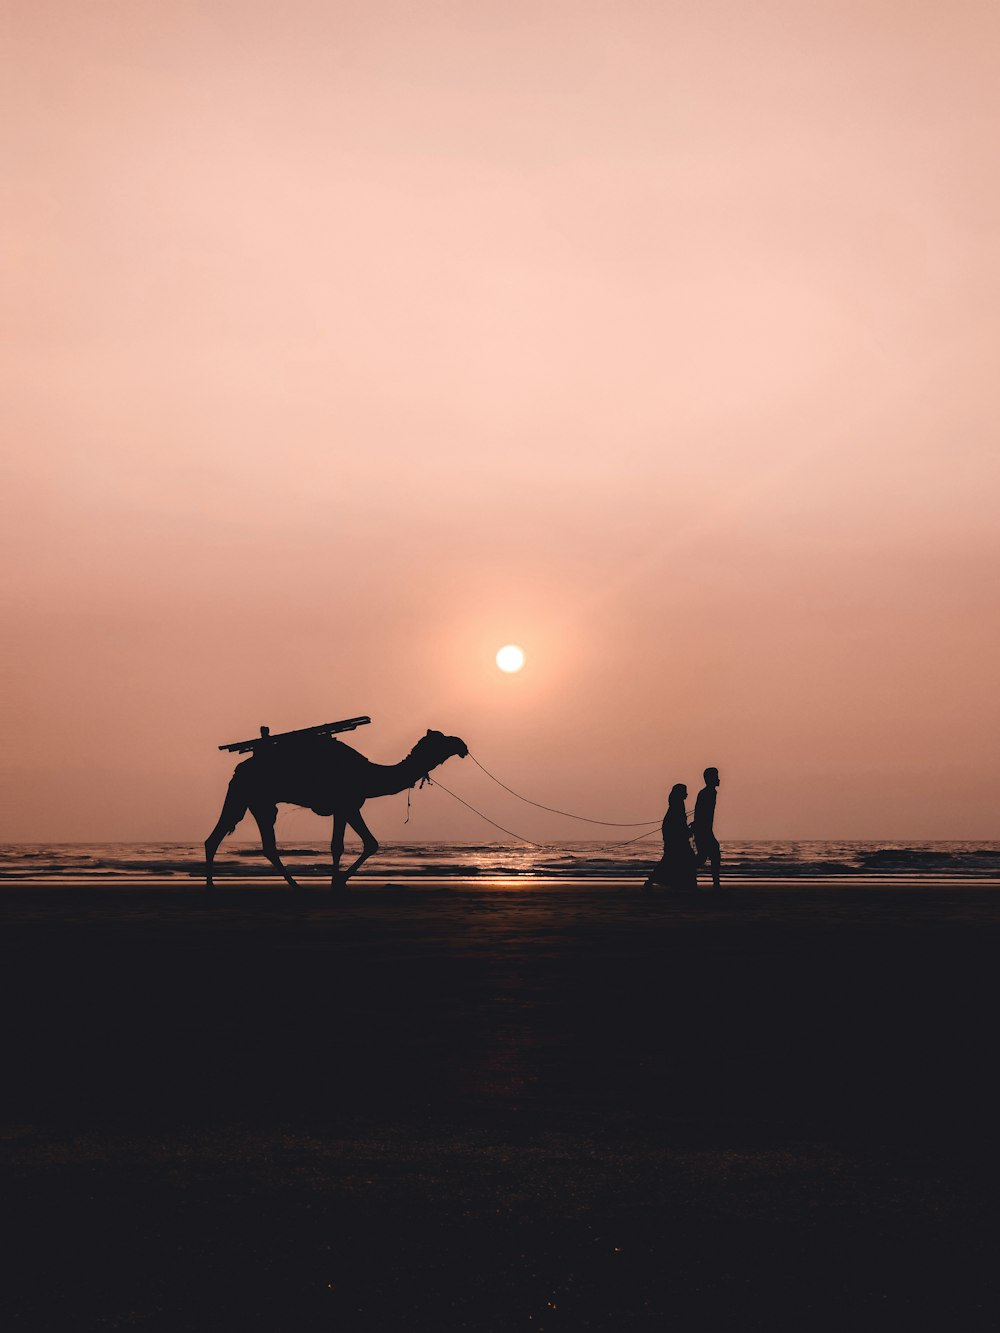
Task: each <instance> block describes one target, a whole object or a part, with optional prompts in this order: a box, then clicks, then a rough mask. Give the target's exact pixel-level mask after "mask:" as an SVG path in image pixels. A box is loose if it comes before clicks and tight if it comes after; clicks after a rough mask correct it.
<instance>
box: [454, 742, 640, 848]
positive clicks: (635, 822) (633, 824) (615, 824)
mask: <svg viewBox="0 0 1000 1333" xmlns="http://www.w3.org/2000/svg"><path fill="white" fill-rule="evenodd" d="M469 758H470V759H471V760H472V762H473V763H474V764H475V765H476V767H477V768H479V769H482V771H483V772H484V773H485V774H486V776H487V777H488V778H490V779H491V780H492V781H493V782H495V783H496V784H497V786H498V787H503V789H504V791H507V792H510V794H511V796H516V797H517V799H518V800H519V801H524V803H525V804H526V805H533V806H535V807H536V809H538V810H547V811H548V812H549V814H551V815H565V816H566V818H567V819H579V820H580V821H581V822H582V823H584V824H604V825H606V826H607V827H608V828H646V827H648V826H649V825H650V824H659V823H660V820H659V819H632V820H629V821H627V822H626V821H621V820H617V819H590V818H588V816H587V815H574V814H572V813H571V812H570V811H569V810H557V809H556V807H555V806H554V805H542V803H541V801H533V800H532V799H531V797H530V796H522V795H521V793H520V792H519V791H515V790H514V788H513V787H508V786H507V784H506V782H501V781H500V779H499V778H498V777H497V775H496V774H495V773H491V772H490V770H489V769H488V768H487V767H486V766H485V765H484V764H481V763H480V762H479V760H478V759H477V758H476V756H475V755H474V754H473V753H472V752H471V751H470V752H469ZM440 785H441V784H440V783H438V786H440ZM477 813H478V811H477ZM505 831H506V830H505ZM629 841H633V842H637V841H638V839H630V840H629ZM621 845H622V846H624V845H625V844H624V843H622V844H621Z"/></svg>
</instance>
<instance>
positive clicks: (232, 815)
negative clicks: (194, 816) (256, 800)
mask: <svg viewBox="0 0 1000 1333" xmlns="http://www.w3.org/2000/svg"><path fill="white" fill-rule="evenodd" d="M239 777H240V775H239V773H238V772H237V773H234V774H233V779H232V781H231V782H230V784H229V790H228V791H227V792H226V799H225V800H224V801H223V803H222V814H221V815H220V816H219V822H218V823H217V824H216V826H215V828H214V829H212V832H211V833H210V834H209V835H208V837H207V838H206V839H205V879H206V882H207V883H208V884H211V883H212V862H213V861H214V860H215V853H216V851H217V849H218V846H219V843H220V842H221V841H222V839H223V838H225V837H228V836H229V834H230V833H232V831H233V829H234V828H235V827H236V825H237V824H238V823H239V822H240V820H241V819H242V818H243V816H244V815H245V814H246V812H247V802H246V798H245V796H244V795H243V792H242V790H241V789H242V787H243V785H244V784H243V783H242V782H241V781H240V780H239Z"/></svg>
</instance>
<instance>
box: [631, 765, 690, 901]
mask: <svg viewBox="0 0 1000 1333" xmlns="http://www.w3.org/2000/svg"><path fill="white" fill-rule="evenodd" d="M687 794H688V789H687V787H686V786H685V785H684V783H683V782H677V783H675V784H674V786H672V787H671V788H670V796H669V797H668V798H667V813H666V814H665V815H664V816H663V856H662V857H661V858H660V860H659V862H658V863H657V864H656V865H655V866H654V867H653V869H652V870H651V871H650V872H649V877H648V879H647V880H646V882H645V884H643V886H642V891H643V893H650V892H652V888H653V885H654V884H664V885H666V887H667V888H668V889H696V888H697V887H698V876H697V872H696V868H695V857H694V850H693V849H692V847H691V835H690V834H689V832H688V821H687V810H686V809H685V807H684V802H685V801H686V800H687Z"/></svg>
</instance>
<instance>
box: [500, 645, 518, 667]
mask: <svg viewBox="0 0 1000 1333" xmlns="http://www.w3.org/2000/svg"><path fill="white" fill-rule="evenodd" d="M497 666H498V667H499V668H500V670H501V671H508V672H509V671H520V670H521V668H522V667H523V666H524V649H523V648H519V647H518V646H517V644H516V643H508V644H506V645H505V647H503V648H501V649H500V651H499V652H498V653H497Z"/></svg>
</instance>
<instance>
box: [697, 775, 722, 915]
mask: <svg viewBox="0 0 1000 1333" xmlns="http://www.w3.org/2000/svg"><path fill="white" fill-rule="evenodd" d="M718 786H719V770H718V769H717V768H706V769H705V785H704V787H702V789H701V791H700V792H699V793H698V799H697V800H696V801H695V803H694V822H693V823H692V825H691V832H692V833H693V834H694V845H695V849H696V851H697V861H696V864H697V866H698V869H699V870H700V869H701V867H702V866H703V865H704V864H705V862H706V861H708V863H709V864H710V865H711V867H712V886H713V888H716V889H717V888H718V887H719V867H720V865H721V863H722V848H721V847H720V846H719V840H718V838H717V837H716V836H715V828H714V824H715V793H716V790H717V789H718Z"/></svg>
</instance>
